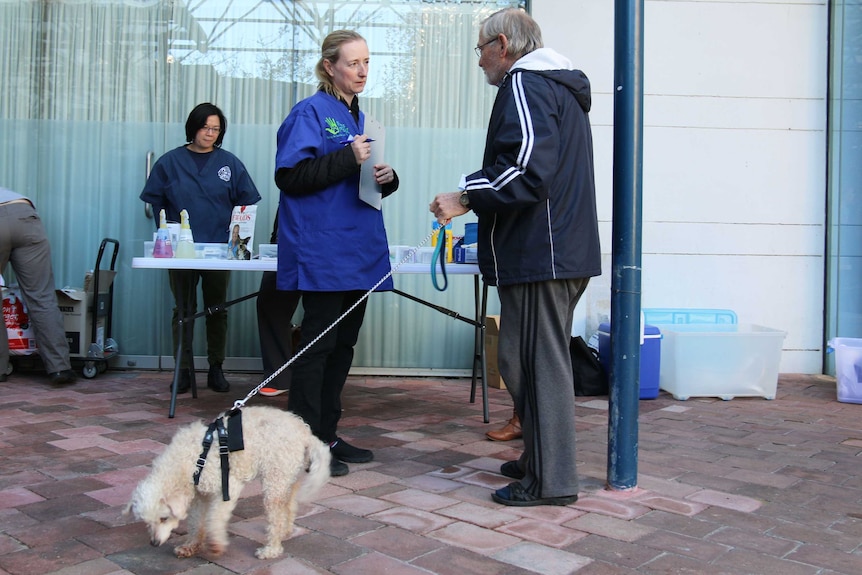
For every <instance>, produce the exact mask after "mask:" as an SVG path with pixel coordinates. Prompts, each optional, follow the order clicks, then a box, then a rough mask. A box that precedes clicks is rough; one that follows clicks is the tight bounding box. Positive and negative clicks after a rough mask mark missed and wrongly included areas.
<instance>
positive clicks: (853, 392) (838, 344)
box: [828, 337, 862, 403]
mask: <svg viewBox="0 0 862 575" xmlns="http://www.w3.org/2000/svg"><path fill="white" fill-rule="evenodd" d="M828 345H829V348H831V349H832V350H834V351H835V383H836V385H837V386H838V389H837V391H838V401H841V402H843V403H862V339H858V338H855V337H836V338H833V339H831V340H829V343H828Z"/></svg>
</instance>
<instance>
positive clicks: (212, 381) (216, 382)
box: [207, 363, 230, 393]
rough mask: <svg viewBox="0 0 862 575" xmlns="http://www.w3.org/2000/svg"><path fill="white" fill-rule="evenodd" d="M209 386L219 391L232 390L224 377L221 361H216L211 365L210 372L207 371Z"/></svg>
mask: <svg viewBox="0 0 862 575" xmlns="http://www.w3.org/2000/svg"><path fill="white" fill-rule="evenodd" d="M207 387H208V388H210V389H211V390H213V391H217V392H219V393H227V392H228V391H230V384H229V383H228V382H227V380H226V379H225V378H224V372H223V371H222V369H221V364H220V363H214V364H212V365H211V366H210V370H209V373H207Z"/></svg>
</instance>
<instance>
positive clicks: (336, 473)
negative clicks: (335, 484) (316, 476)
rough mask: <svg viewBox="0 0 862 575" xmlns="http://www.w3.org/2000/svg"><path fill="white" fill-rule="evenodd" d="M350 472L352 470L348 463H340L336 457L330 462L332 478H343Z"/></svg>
mask: <svg viewBox="0 0 862 575" xmlns="http://www.w3.org/2000/svg"><path fill="white" fill-rule="evenodd" d="M349 472H350V468H349V467H347V464H346V463H343V462H341V461H338V460H337V459H335V458H334V457H333V458H332V460H331V461H330V462H329V475H330V476H331V477H341V476H343V475H347V474H348V473H349Z"/></svg>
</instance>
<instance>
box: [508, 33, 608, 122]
mask: <svg viewBox="0 0 862 575" xmlns="http://www.w3.org/2000/svg"><path fill="white" fill-rule="evenodd" d="M518 70H527V71H530V72H536V73H538V74H541V75H542V76H544V77H545V78H548V79H549V80H553V81H554V82H557V83H558V84H562V85H563V86H566V87H567V88H568V89H569V91H570V92H572V94H573V95H574V96H575V99H576V100H577V101H578V104H580V106H581V108H582V109H583V110H584V112H589V111H590V108H591V107H592V95H591V92H590V81H589V79H588V78H587V76H586V74H584V73H583V72H581V71H580V70H574V69H572V62H571V60H569V59H568V58H566V57H565V56H563V55H562V54H560V53H559V52H557V51H555V50H552V49H551V48H539V49H538V50H534V51H532V52H530V53H529V54H527V55H525V56H523V57H522V58H520V59H519V60H518V61H517V62H515V63H514V64H513V65H512V68H511V69H510V70H509V73H510V74H511V73H513V72H515V71H518Z"/></svg>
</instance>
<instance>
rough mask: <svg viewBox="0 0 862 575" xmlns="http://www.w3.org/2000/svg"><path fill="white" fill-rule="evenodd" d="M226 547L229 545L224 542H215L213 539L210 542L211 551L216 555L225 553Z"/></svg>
mask: <svg viewBox="0 0 862 575" xmlns="http://www.w3.org/2000/svg"><path fill="white" fill-rule="evenodd" d="M225 549H227V545H225V544H224V543H214V542H212V541H210V543H209V550H210V553H211V554H212V555H215V556H216V557H218V556H219V555H221V554H222V553H224V552H225Z"/></svg>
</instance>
